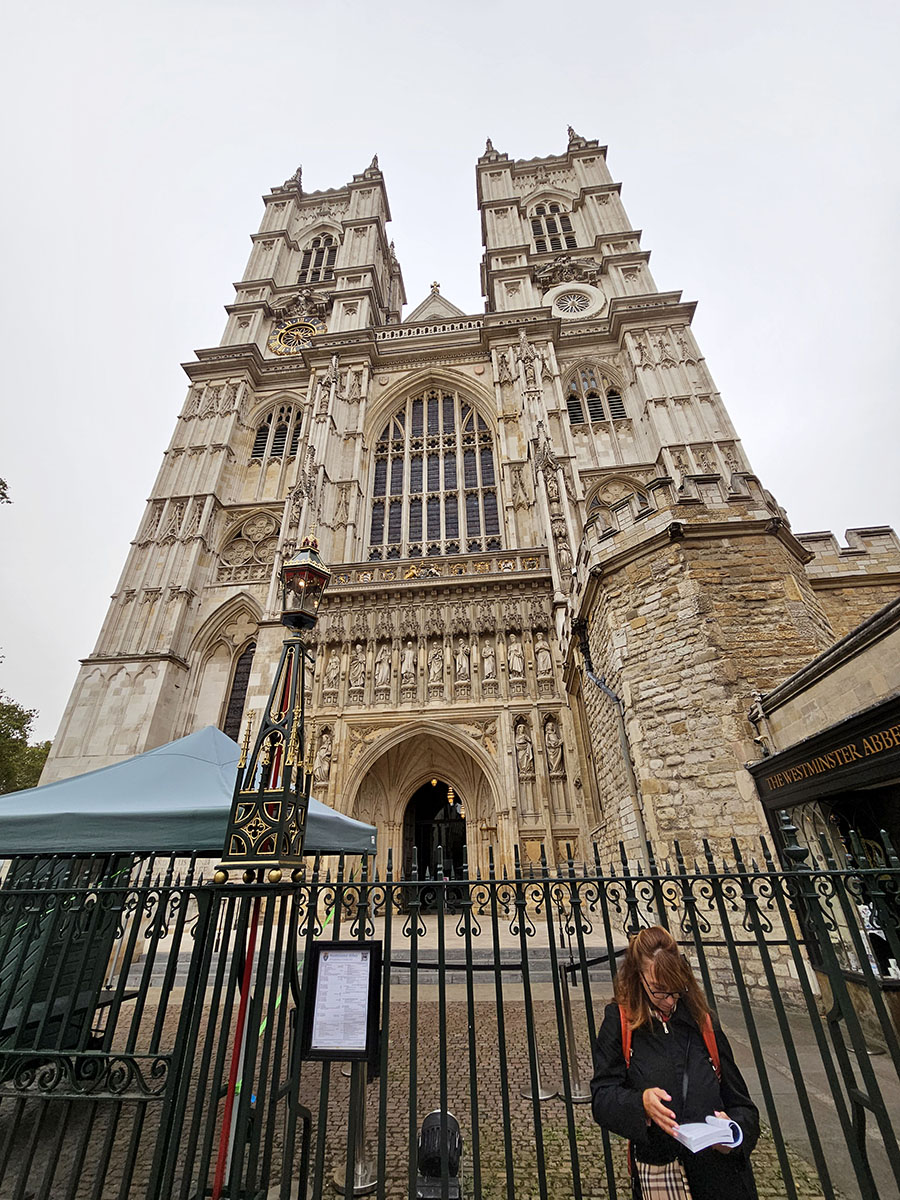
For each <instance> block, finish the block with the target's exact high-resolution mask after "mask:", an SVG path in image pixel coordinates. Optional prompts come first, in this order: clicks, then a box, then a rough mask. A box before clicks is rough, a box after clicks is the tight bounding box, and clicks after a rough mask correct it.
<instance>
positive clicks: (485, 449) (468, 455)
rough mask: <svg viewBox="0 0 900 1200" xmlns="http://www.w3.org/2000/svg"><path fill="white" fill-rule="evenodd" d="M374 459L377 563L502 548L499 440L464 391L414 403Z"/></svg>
mask: <svg viewBox="0 0 900 1200" xmlns="http://www.w3.org/2000/svg"><path fill="white" fill-rule="evenodd" d="M407 431H408V432H407ZM374 453H375V464H374V470H373V473H372V481H373V482H372V516H371V521H370V524H369V557H370V558H372V559H386V558H415V557H417V556H419V555H421V556H423V557H424V556H426V555H435V554H465V553H467V552H476V551H484V550H491V549H500V548H501V545H502V543H501V538H500V506H499V503H498V499H497V491H496V487H497V478H496V463H495V458H494V455H495V448H494V439H493V435H492V433H491V430H490V427H489V426H488V424H487V422H486V421H485V420H484V418H483V417H482V416H481V415H480V414H479V413H478V412H477V411H476V410H475V409H474V408H473V407H472V405H471V404H469V403H468V402H467V401H465V400H463V399H461V398H460V396H459V395H458V394H457V393H456V392H450V391H444V390H443V389H436V388H432V389H429V390H428V391H427V392H424V393H422V394H420V395H418V396H413V397H411V398H410V399H409V400H407V402H406V403H405V404H404V405H403V407H402V408H400V409H398V410H397V412H395V413H394V415H393V416H392V417H391V419H390V420H389V421H388V422H387V424H386V425H385V426H384V427H383V428H382V430H381V432H380V436H379V438H378V440H377V442H376V443H375V449H374ZM388 482H389V484H390V490H389V491H388V490H387V488H388ZM386 501H387V503H388V510H387V513H385V502H386ZM461 504H462V509H463V511H464V513H465V517H464V519H463V518H461V514H460V505H461ZM461 522H462V525H463V526H464V528H462V527H461ZM463 535H464V536H463Z"/></svg>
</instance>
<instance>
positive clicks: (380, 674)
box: [375, 642, 391, 687]
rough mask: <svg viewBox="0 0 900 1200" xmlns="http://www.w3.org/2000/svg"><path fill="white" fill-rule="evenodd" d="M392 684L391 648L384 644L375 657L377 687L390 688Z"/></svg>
mask: <svg viewBox="0 0 900 1200" xmlns="http://www.w3.org/2000/svg"><path fill="white" fill-rule="evenodd" d="M390 683H391V648H390V646H389V645H388V643H387V642H384V643H383V644H382V647H381V649H380V650H379V651H378V654H377V655H376V657H375V686H376V687H389V686H390Z"/></svg>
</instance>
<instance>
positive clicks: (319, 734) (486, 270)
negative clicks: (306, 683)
mask: <svg viewBox="0 0 900 1200" xmlns="http://www.w3.org/2000/svg"><path fill="white" fill-rule="evenodd" d="M477 179H478V185H477V186H478V204H479V207H480V211H481V221H482V230H483V240H484V247H485V249H484V257H483V261H482V268H481V277H482V284H483V292H484V295H485V297H486V303H485V310H484V312H480V313H473V314H466V313H464V312H462V311H461V310H460V309H458V308H457V307H456V306H455V305H453V304H452V303H451V302H450V301H449V300H448V299H447V298H445V297H444V296H443V295H441V292H440V288H439V285H438V284H437V283H435V284H433V285H432V288H431V293H430V294H429V295H427V296H426V297H425V298H424V300H422V302H421V303H419V304H418V307H416V308H414V309H413V310H412V311H411V312H409V313H408V314H407V315H406V316H405V317H404V316H403V306H404V303H405V300H406V297H405V293H404V287H403V279H402V275H401V271H400V265H399V263H398V261H397V259H396V257H395V255H394V250H393V244H392V243H391V241H390V240H389V237H388V234H387V232H386V223H387V221H388V220H389V219H390V210H389V207H388V199H387V193H386V190H385V182H384V177H383V176H382V174H381V171H380V170H379V167H378V163H377V159H376V160H373V162H372V164H371V166H370V167H368V168H367V169H366V170H365V171H363V172H362V173H361V174H359V175H355V176H354V177H353V179H352V180H351V181H350V182H349V183H348V184H346V185H345V186H344V187H340V188H335V189H330V190H325V191H315V192H306V191H304V190H303V185H302V180H301V176H300V172H299V171H298V172H297V173H296V174H295V175H294V176H293V177H292V178H290V179H288V180H287V181H286V182H285V183H284V184H283V185H282V186H280V187H276V188H274V189H273V190H272V191H271V192H270V193H269V194H268V195H267V196H265V198H264V204H265V211H264V215H263V219H262V224H261V226H260V230H259V232H258V233H257V234H254V235H253V238H252V242H253V249H252V252H251V255H250V260H249V263H248V266H247V270H246V272H245V274H244V278H243V281H242V282H241V283H240V284H238V285H237V295H236V297H235V300H234V302H233V303H232V304H231V305H229V306H228V309H227V312H228V321H227V325H226V328H225V334H224V336H223V338H222V341H221V344H220V345H219V346H217V347H215V348H213V349H207V350H201V351H199V352H198V354H197V361H196V362H192V363H190V364H188V365H187V366H186V368H185V369H186V371H187V374H188V377H189V379H190V387H189V390H188V395H187V399H186V401H185V403H184V407H183V409H182V411H181V414H180V416H179V417H178V420H177V423H176V428H175V433H174V435H173V437H172V441H171V443H170V445H169V448H168V450H166V452H165V455H164V459H163V465H162V469H161V471H160V473H159V477H158V479H157V481H156V484H155V486H154V488H153V491H152V495H151V497H150V500H149V501H148V504H147V511H146V515H145V517H144V519H143V521H142V523H141V526H140V529H139V530H138V533H137V537H136V539H135V541H134V543H133V545H132V547H131V550H130V552H129V555H128V559H127V562H126V564H125V568H124V571H123V574H122V577H121V580H120V583H119V586H118V588H117V591H116V593H115V596H114V597H113V601H112V605H111V607H110V610H109V613H108V616H107V618H106V621H105V623H104V625H103V629H102V631H101V634H100V638H99V641H98V643H97V647H96V649H95V651H94V652H93V654H91V655H90V657H89V658H87V659H85V660H84V662H83V664H82V666H81V669H80V673H79V676H78V679H77V681H76V685H75V688H74V690H73V693H72V696H71V699H70V701H69V704H68V707H67V709H66V712H65V714H64V717H63V721H62V725H61V728H60V731H59V733H58V735H57V738H56V741H55V742H54V744H53V750H52V753H51V756H50V759H49V761H48V764H47V768H46V771H45V774H44V781H45V782H47V781H49V780H53V779H58V778H62V777H65V776H68V775H73V774H77V773H80V772H82V771H86V770H91V769H93V768H96V767H100V766H104V765H106V764H108V763H111V762H115V761H117V760H119V759H121V758H124V757H128V756H131V755H134V754H138V753H140V752H142V751H144V750H147V749H150V748H152V747H154V746H158V745H160V744H162V743H164V742H168V741H171V740H173V739H175V738H178V737H181V736H183V735H185V734H188V733H191V732H192V731H194V730H196V729H199V728H201V727H203V726H206V725H209V724H212V725H218V726H220V727H221V728H223V729H224V730H225V731H226V732H227V733H228V734H230V735H231V736H232V737H234V738H235V739H240V737H241V735H242V733H243V730H244V729H245V727H246V721H247V719H248V717H249V716H250V715H251V714H255V716H256V717H257V720H256V722H255V723H256V724H257V725H258V716H259V713H260V712H261V710H262V708H263V706H264V704H265V702H266V698H267V695H268V692H269V687H270V685H271V681H272V675H273V672H274V668H275V664H276V662H277V656H278V653H279V650H280V646H281V641H282V635H283V629H282V627H281V626H280V624H279V610H280V589H279V571H280V567H281V564H282V562H283V561H284V559H285V558H286V557H287V556H289V555H290V554H291V552H292V551H293V550H294V548H295V547H296V546H297V545H298V543H299V541H300V539H301V538H302V537H303V536H304V534H306V533H309V532H313V531H314V532H315V533H316V535H317V536H318V539H319V543H320V548H321V553H322V557H323V559H324V560H325V561H326V562H327V563H328V564H329V565H330V566H331V568H332V570H333V578H332V583H331V585H330V587H329V589H328V592H327V593H326V597H325V600H324V601H323V605H322V611H321V616H320V619H319V624H318V627H317V629H316V631H315V634H314V638H315V641H316V643H317V644H316V667H315V672H314V677H313V680H312V686H311V691H310V693H309V696H308V703H309V707H308V709H307V729H308V735H309V746H310V752H309V761H310V765H311V769H312V771H313V778H314V795H315V796H317V797H318V798H319V799H321V800H323V801H325V802H326V803H328V804H330V805H332V806H333V807H335V808H337V809H340V810H341V811H343V812H346V813H348V814H350V815H352V816H355V817H359V818H361V819H363V820H366V821H371V822H373V823H375V824H376V825H377V826H378V831H379V864H380V866H381V867H382V868H383V865H384V862H385V859H386V855H387V851H388V849H391V850H393V858H394V864H395V872H396V871H397V870H398V867H399V868H400V869H402V871H403V872H404V873H405V872H406V871H408V870H409V866H410V863H411V860H412V854H413V848H414V847H416V848H417V849H418V861H419V869H420V871H421V872H422V873H424V872H425V871H426V870H428V871H430V872H432V873H433V872H434V870H435V866H436V848H437V846H438V845H439V844H440V845H441V846H443V848H444V855H445V861H446V860H451V861H452V863H453V867H454V869H455V870H456V871H458V870H460V869H461V867H462V858H463V848H464V846H465V845H467V846H468V862H469V867H470V869H471V870H473V871H474V870H475V869H476V868H478V869H480V870H481V871H485V870H486V868H487V859H488V853H487V852H488V847H493V849H494V853H495V859H496V862H497V865H498V870H500V869H502V868H504V867H506V868H507V869H511V868H512V865H513V861H514V854H515V850H516V848H518V851H519V853H520V855H521V858H522V860H523V861H524V862H525V863H529V862H531V863H534V862H537V861H539V858H540V854H541V847H543V849H544V852H545V854H546V856H547V859H548V860H549V862H550V863H551V865H552V864H554V863H557V862H559V861H561V860H565V859H566V857H567V856H568V854H569V851H570V850H571V853H572V854H573V855H574V857H575V859H576V860H583V859H585V858H587V859H591V858H592V850H591V843H592V842H597V843H599V846H600V851H601V855H602V857H603V859H604V861H608V860H609V859H610V858H611V857H614V856H615V855H616V844H617V842H618V841H619V840H620V839H622V840H623V841H624V842H625V844H626V848H627V850H628V852H629V854H630V855H631V856H633V857H634V858H637V859H640V858H643V857H645V854H646V845H647V842H648V841H649V842H650V843H651V844H653V845H654V846H655V847H657V848H658V849H659V850H660V852H663V853H668V852H669V848H670V847H671V842H672V839H673V838H676V837H678V838H680V839H681V841H682V843H683V845H684V846H685V848H686V850H687V851H689V852H694V851H695V850H696V847H697V841H698V839H699V838H700V837H701V836H709V837H710V838H712V839H713V840H714V841H716V840H720V839H726V838H728V837H730V836H732V835H736V836H738V837H740V838H747V839H751V838H755V837H756V836H757V835H758V834H759V833H760V832H762V831H763V830H764V829H765V817H764V814H763V810H762V807H761V805H760V802H759V800H758V798H757V795H756V792H755V790H754V785H753V781H752V780H751V778H750V776H749V774H748V773H747V772H746V770H745V769H744V764H745V763H746V762H748V761H751V760H753V759H757V758H758V757H759V746H758V744H756V743H755V742H754V736H755V734H756V732H757V731H756V730H755V728H754V726H753V725H752V724H751V723H750V722H749V721H748V718H747V714H748V710H749V709H750V707H751V704H752V702H753V699H754V695H755V694H757V693H761V692H765V691H767V690H769V689H772V688H773V687H775V686H776V685H778V684H779V683H781V682H782V681H783V680H784V679H786V678H787V677H788V676H789V675H791V674H792V673H793V672H795V671H796V670H797V669H798V668H799V667H801V666H803V665H804V664H806V663H808V662H809V660H811V659H812V658H814V657H815V656H816V655H817V654H819V653H820V652H822V651H823V650H825V649H826V648H827V647H829V646H831V645H832V644H833V643H834V642H835V640H836V638H838V637H840V636H842V635H843V634H844V633H846V632H848V631H849V629H851V628H852V627H854V626H856V625H857V624H858V623H859V622H860V621H862V620H863V619H864V618H866V617H867V616H870V615H871V614H872V613H874V612H875V611H876V610H877V609H879V608H881V607H882V606H883V605H885V604H886V603H887V602H888V601H889V600H891V599H892V598H893V597H894V596H895V595H896V594H897V580H898V578H900V576H898V574H897V572H898V566H900V546H898V542H897V539H896V536H895V535H894V534H893V533H892V531H891V530H889V529H886V528H884V527H879V528H874V529H863V530H851V531H850V533H849V534H848V539H849V543H850V544H849V547H848V548H846V549H841V548H840V547H839V546H838V545H837V543H836V542H835V541H834V539H833V538H831V537H830V535H823V534H817V535H808V536H806V537H804V535H800V536H797V535H795V534H793V533H792V532H791V529H790V526H789V524H788V521H787V519H786V517H785V514H784V512H783V511H782V510H781V509H780V508H779V507H778V505H777V504H776V502H775V500H774V499H773V497H772V496H771V495H770V494H769V493H768V492H767V491H766V490H765V488H764V486H763V485H762V483H761V482H760V481H759V480H758V479H757V477H756V476H755V474H754V473H753V470H752V467H751V465H750V463H749V462H748V461H747V458H746V455H745V454H744V451H743V449H742V447H741V444H740V442H739V440H738V438H737V434H736V432H735V430H734V429H733V427H732V424H731V421H730V420H729V417H728V413H727V411H726V409H725V406H724V404H723V403H722V399H721V397H720V396H719V394H718V392H717V391H716V388H715V384H714V382H713V379H712V377H711V375H710V372H709V370H708V368H707V365H706V362H705V360H704V358H703V356H702V353H701V351H700V349H699V347H698V345H697V342H696V340H695V339H694V336H693V334H692V332H691V318H692V315H693V311H694V305H693V304H692V303H686V302H684V301H683V300H682V299H681V295H680V293H678V292H660V291H658V290H657V288H656V285H655V284H654V281H653V278H652V275H651V273H650V269H649V266H648V260H649V254H648V252H647V251H646V250H643V249H642V248H641V239H640V233H639V232H638V231H636V230H634V229H632V227H631V224H630V222H629V220H628V217H627V216H626V214H625V210H624V208H623V207H622V203H621V200H620V196H619V191H620V189H619V185H618V184H617V183H615V182H614V181H613V179H612V177H611V176H610V173H609V170H608V169H607V164H606V153H605V148H604V147H602V146H600V145H598V143H597V142H596V141H589V140H587V139H585V138H582V137H580V136H578V134H576V133H575V132H574V131H573V130H570V131H569V140H568V145H567V147H566V149H565V151H564V152H563V153H562V154H559V155H557V156H552V157H549V158H540V159H528V160H524V161H521V160H519V161H511V160H510V159H509V157H508V156H507V155H506V154H501V153H499V152H498V151H496V150H494V148H493V147H492V145H491V143H490V142H488V144H487V147H486V149H485V152H484V154H483V155H482V156H481V157H480V158H479V159H478V164H477Z"/></svg>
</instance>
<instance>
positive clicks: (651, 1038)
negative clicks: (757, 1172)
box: [591, 926, 759, 1200]
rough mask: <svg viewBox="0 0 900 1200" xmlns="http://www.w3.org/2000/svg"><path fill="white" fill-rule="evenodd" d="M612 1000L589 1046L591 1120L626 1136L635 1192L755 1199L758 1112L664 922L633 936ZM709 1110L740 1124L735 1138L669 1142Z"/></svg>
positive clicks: (654, 1198) (661, 1198) (649, 1196)
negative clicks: (734, 1141) (722, 1142)
mask: <svg viewBox="0 0 900 1200" xmlns="http://www.w3.org/2000/svg"><path fill="white" fill-rule="evenodd" d="M615 998H616V1002H615V1003H613V1004H608V1005H607V1006H606V1013H605V1016H604V1018H603V1024H602V1025H601V1026H600V1032H599V1033H598V1035H597V1044H596V1046H595V1047H594V1078H593V1081H592V1083H591V1098H592V1107H593V1112H594V1120H595V1121H596V1122H597V1123H598V1124H599V1125H602V1126H603V1127H604V1128H605V1129H609V1130H611V1131H612V1132H613V1133H618V1134H621V1135H622V1137H627V1138H629V1139H630V1142H631V1146H630V1154H631V1161H632V1164H633V1165H632V1170H633V1175H632V1180H633V1183H634V1185H635V1194H636V1195H640V1196H642V1197H643V1200H675V1198H676V1197H677V1198H678V1200H685V1198H690V1200H756V1196H757V1192H756V1184H755V1183H754V1180H753V1171H752V1169H751V1167H750V1153H751V1151H752V1150H753V1147H754V1146H755V1145H756V1140H757V1138H758V1137H759V1112H758V1110H757V1108H756V1105H755V1104H754V1103H753V1101H752V1100H751V1099H750V1097H749V1095H748V1094H747V1086H746V1084H745V1083H744V1081H743V1079H742V1078H741V1073H740V1071H739V1070H738V1069H737V1067H736V1066H735V1062H734V1056H733V1055H732V1053H731V1047H730V1046H729V1044H728V1039H727V1038H726V1037H725V1034H724V1033H723V1032H722V1030H721V1029H719V1027H718V1025H717V1024H714V1023H713V1021H712V1019H711V1014H710V1009H709V1005H708V1004H707V1002H706V998H705V997H704V995H703V992H702V991H701V990H700V986H699V984H698V983H697V980H696V979H695V978H694V974H693V972H692V971H691V968H690V966H689V965H688V962H687V960H686V959H685V958H684V957H683V956H682V954H681V952H680V951H679V949H678V944H677V942H676V941H675V939H674V938H673V937H672V935H671V934H670V933H668V932H667V931H666V930H665V929H662V928H661V927H660V926H653V927H651V928H650V929H642V930H641V932H640V933H638V934H637V935H636V936H635V937H633V938H632V939H631V941H630V943H629V945H628V950H627V951H626V953H625V959H624V961H623V963H622V966H621V968H620V970H619V973H618V975H617V976H616V983H615ZM716 1058H718V1063H716ZM712 1115H716V1116H719V1117H726V1116H727V1118H728V1119H729V1120H731V1121H734V1122H735V1123H736V1124H737V1125H739V1126H740V1129H741V1132H742V1134H743V1141H742V1142H741V1144H740V1145H739V1146H737V1147H735V1148H734V1149H732V1148H730V1147H728V1146H711V1147H709V1148H708V1149H706V1150H701V1151H698V1152H697V1153H696V1154H694V1153H692V1152H691V1151H690V1150H687V1149H686V1148H685V1147H684V1146H682V1145H681V1144H680V1143H679V1142H678V1141H676V1140H675V1137H674V1136H673V1134H674V1132H675V1130H676V1129H677V1126H678V1123H679V1122H685V1123H686V1122H691V1121H701V1122H702V1121H705V1119H706V1118H707V1117H708V1116H712Z"/></svg>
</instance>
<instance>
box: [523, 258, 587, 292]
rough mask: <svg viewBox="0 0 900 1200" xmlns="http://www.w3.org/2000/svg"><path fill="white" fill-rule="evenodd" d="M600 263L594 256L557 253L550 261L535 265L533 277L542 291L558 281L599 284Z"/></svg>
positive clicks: (553, 285)
mask: <svg viewBox="0 0 900 1200" xmlns="http://www.w3.org/2000/svg"><path fill="white" fill-rule="evenodd" d="M601 270H602V268H601V266H600V263H598V262H597V260H596V259H594V258H573V257H572V255H571V254H559V255H557V257H556V258H555V259H554V260H553V262H551V263H546V264H545V265H544V266H541V267H535V269H534V274H533V279H534V282H535V285H536V286H537V287H538V288H540V290H541V291H542V292H546V291H547V290H548V289H549V288H552V287H556V285H557V284H559V283H588V284H590V285H591V286H592V287H597V286H599V279H600V273H601Z"/></svg>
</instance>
